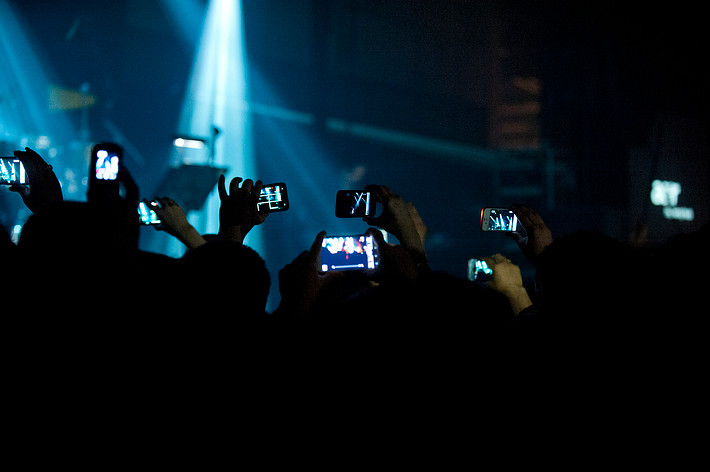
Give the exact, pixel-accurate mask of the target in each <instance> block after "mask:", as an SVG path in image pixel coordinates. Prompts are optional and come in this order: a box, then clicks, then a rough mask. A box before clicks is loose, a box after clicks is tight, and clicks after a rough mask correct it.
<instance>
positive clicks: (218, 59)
mask: <svg viewBox="0 0 710 472" xmlns="http://www.w3.org/2000/svg"><path fill="white" fill-rule="evenodd" d="M171 3H172V2H171ZM246 73H247V64H246V55H245V52H244V31H243V28H242V15H241V3H240V2H239V1H238V0H211V1H210V3H209V4H208V6H207V11H206V14H205V20H204V24H203V28H202V34H201V37H200V41H199V44H198V47H197V54H196V58H195V63H194V65H193V69H192V74H191V76H190V81H189V85H188V89H187V91H186V95H185V99H184V102H183V108H182V114H181V117H180V123H179V126H178V136H179V137H182V138H183V141H181V142H182V144H186V143H188V142H187V141H186V140H185V138H186V137H188V136H210V137H211V138H210V139H209V143H208V142H207V141H208V140H204V141H203V145H206V144H209V147H210V149H209V151H210V152H209V154H208V155H205V156H204V159H205V161H204V162H203V163H204V164H210V165H214V166H219V167H227V168H228V169H229V171H228V174H227V175H226V177H227V181H228V182H229V180H231V178H233V177H236V176H239V177H243V178H257V177H256V169H255V163H254V157H253V151H252V143H251V130H250V126H251V124H250V119H249V115H248V110H247V108H248V107H247V105H246V103H247V80H246ZM175 144H176V146H177V143H175ZM195 146H197V144H195ZM175 160H176V161H179V160H180V156H179V155H178V154H176V159H175ZM218 215H219V197H218V196H217V192H216V191H213V192H212V194H211V195H210V196H209V197H208V198H207V202H206V203H205V207H204V211H203V213H202V215H201V216H199V217H193V218H194V223H193V224H196V226H197V227H199V229H200V230H201V231H202V232H206V233H216V232H217V231H218V229H219V219H218ZM198 220H199V221H198ZM246 242H247V244H249V246H251V247H253V248H254V249H255V250H257V251H259V250H260V246H261V244H260V235H259V231H258V229H254V230H252V231H251V232H250V233H249V236H248V238H247V241H246Z"/></svg>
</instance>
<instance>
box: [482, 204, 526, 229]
mask: <svg viewBox="0 0 710 472" xmlns="http://www.w3.org/2000/svg"><path fill="white" fill-rule="evenodd" d="M517 229H518V216H517V215H516V214H515V212H514V211H513V210H511V209H509V208H483V209H482V210H481V230H483V231H507V232H514V231H516V230H517Z"/></svg>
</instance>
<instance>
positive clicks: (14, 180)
mask: <svg viewBox="0 0 710 472" xmlns="http://www.w3.org/2000/svg"><path fill="white" fill-rule="evenodd" d="M28 183H29V182H28V180H27V173H26V172H25V166H23V165H22V161H20V160H19V159H18V158H16V157H0V185H15V184H19V185H27V184H28Z"/></svg>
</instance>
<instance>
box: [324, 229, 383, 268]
mask: <svg viewBox="0 0 710 472" xmlns="http://www.w3.org/2000/svg"><path fill="white" fill-rule="evenodd" d="M379 265H380V260H379V253H378V251H377V245H376V244H375V241H374V239H373V238H372V236H371V235H368V234H361V235H357V236H328V237H326V238H323V245H322V246H321V250H320V267H321V272H330V271H333V270H367V269H377V268H378V267H379Z"/></svg>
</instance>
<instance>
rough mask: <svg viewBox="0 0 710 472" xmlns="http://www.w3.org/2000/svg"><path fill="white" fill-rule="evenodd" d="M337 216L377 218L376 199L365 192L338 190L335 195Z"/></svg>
mask: <svg viewBox="0 0 710 472" xmlns="http://www.w3.org/2000/svg"><path fill="white" fill-rule="evenodd" d="M335 216H336V217H338V218H363V217H365V216H375V199H374V198H373V195H372V193H371V192H368V191H365V190H338V192H337V193H336V194H335Z"/></svg>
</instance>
